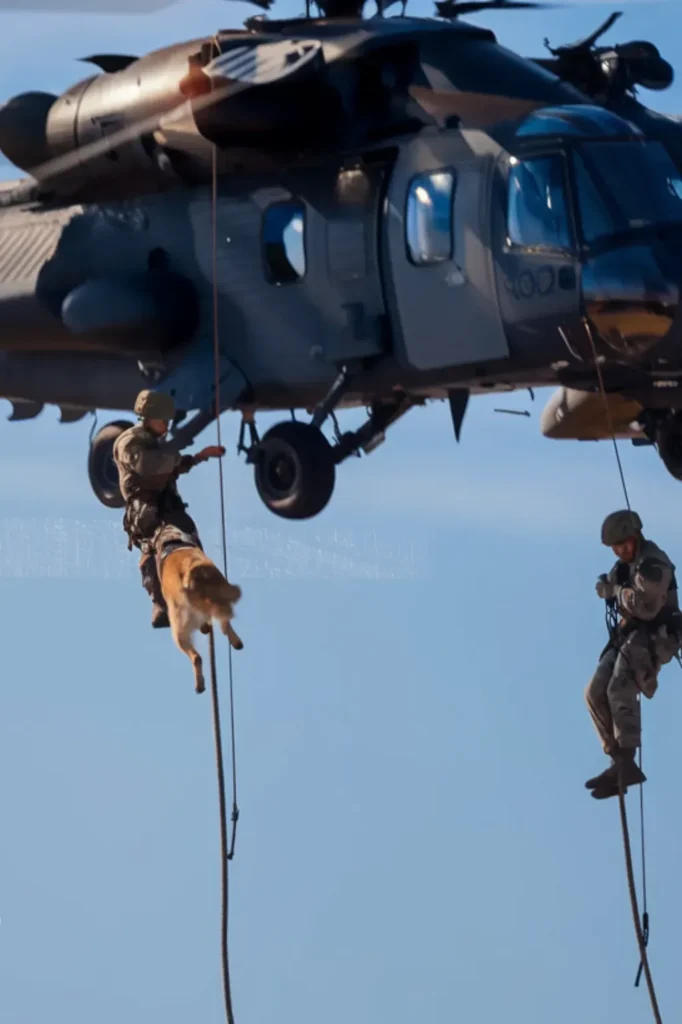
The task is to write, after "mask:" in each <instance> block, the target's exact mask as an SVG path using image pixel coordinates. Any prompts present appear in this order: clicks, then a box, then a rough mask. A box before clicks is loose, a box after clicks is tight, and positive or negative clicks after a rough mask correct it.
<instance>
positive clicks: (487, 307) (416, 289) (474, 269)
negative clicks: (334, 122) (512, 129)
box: [384, 131, 509, 370]
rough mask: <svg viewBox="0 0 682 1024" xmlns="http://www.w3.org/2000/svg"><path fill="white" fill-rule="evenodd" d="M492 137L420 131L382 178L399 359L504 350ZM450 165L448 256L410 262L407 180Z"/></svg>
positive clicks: (458, 361) (424, 363) (484, 356)
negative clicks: (492, 213)
mask: <svg viewBox="0 0 682 1024" xmlns="http://www.w3.org/2000/svg"><path fill="white" fill-rule="evenodd" d="M497 150H498V147H497V145H496V143H494V142H493V140H492V139H490V138H489V137H488V136H486V135H484V134H483V133H482V132H476V131H470V132H457V131H448V132H443V133H431V132H429V131H426V132H423V133H421V134H420V135H419V136H418V137H416V138H414V139H412V140H411V141H409V142H404V143H403V145H402V146H401V149H400V153H399V156H398V159H397V161H396V164H395V167H394V169H393V171H392V174H391V178H390V181H389V185H388V194H387V208H386V217H385V224H384V253H385V258H384V267H385V270H384V273H385V277H386V283H387V288H386V291H387V293H388V294H389V295H390V299H389V307H390V310H391V321H392V327H393V332H394V338H395V346H396V347H395V351H396V356H397V358H398V360H399V362H403V363H407V365H409V366H411V367H414V368H416V369H419V370H432V369H435V368H437V367H447V366H458V365H462V364H466V363H474V362H478V363H485V362H488V361H490V360H493V359H503V358H506V357H507V356H508V355H509V345H508V342H507V338H506V336H505V333H504V328H503V325H502V320H501V318H500V315H499V311H498V309H497V306H496V304H495V303H491V302H490V295H491V292H493V291H494V276H493V267H492V261H491V259H490V250H489V245H490V228H489V213H488V210H489V207H490V189H491V165H492V161H493V158H494V154H495V152H496V151H497ZM448 169H452V170H453V171H454V172H455V194H454V247H453V254H452V258H451V259H449V260H444V261H442V262H439V263H436V264H433V265H428V266H415V265H414V264H412V263H411V262H410V260H409V258H408V255H407V251H406V245H405V230H406V226H405V216H406V215H405V206H406V196H407V191H408V188H409V184H410V181H411V180H412V178H413V177H414V176H415V175H416V174H420V173H423V172H426V171H440V170H448Z"/></svg>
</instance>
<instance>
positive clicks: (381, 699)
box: [0, 0, 682, 1024]
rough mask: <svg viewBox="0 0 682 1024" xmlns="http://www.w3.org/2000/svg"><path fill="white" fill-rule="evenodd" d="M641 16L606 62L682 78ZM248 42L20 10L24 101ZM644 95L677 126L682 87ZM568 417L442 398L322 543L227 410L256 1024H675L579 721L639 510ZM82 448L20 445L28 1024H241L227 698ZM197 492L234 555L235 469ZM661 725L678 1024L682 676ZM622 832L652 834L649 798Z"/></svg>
mask: <svg viewBox="0 0 682 1024" xmlns="http://www.w3.org/2000/svg"><path fill="white" fill-rule="evenodd" d="M611 9H612V8H611V7H609V6H607V5H601V4H588V5H581V6H580V7H572V8H571V10H568V11H566V10H559V11H555V12H537V13H528V14H526V13H523V12H516V13H507V14H499V15H497V16H490V17H488V18H486V19H485V20H484V19H482V18H479V19H477V20H478V21H479V22H480V23H484V21H485V23H487V24H488V25H490V26H491V27H492V28H493V29H494V30H495V31H496V32H497V33H498V35H499V38H500V40H501V41H502V42H503V43H505V44H507V45H510V46H512V47H514V48H516V49H521V50H522V51H523V52H525V53H528V54H540V53H542V49H543V47H542V41H543V38H544V36H549V38H550V41H551V42H552V43H558V42H562V41H564V42H566V41H569V40H573V39H576V38H578V37H580V36H582V35H585V34H587V33H588V32H589V31H590V30H591V29H592V28H593V27H596V25H597V24H598V22H599V21H600V20H603V19H604V18H605V17H606V16H607V15H608V14H609V13H610V11H611ZM624 9H626V11H627V13H626V15H625V16H624V17H623V18H622V19H621V22H620V23H619V25H618V27H617V32H614V31H612V32H611V33H610V35H609V37H608V38H609V39H611V40H613V41H615V40H616V39H621V40H624V39H634V38H648V39H651V40H652V41H654V42H656V43H657V44H658V45H659V46H660V47H661V48H662V50H663V52H664V55H666V56H668V57H669V58H670V59H671V60H673V61H674V60H675V56H676V49H678V48H679V45H680V42H681V41H682V29H681V24H682V23H681V19H680V7H679V5H677V4H675V3H670V4H654V3H650V4H646V5H645V4H641V5H637V4H633V5H628V6H627V8H624ZM411 10H413V11H415V12H416V13H419V12H427V11H428V10H429V8H428V6H427V5H426V4H424V3H416V4H414V5H413V7H411ZM253 11H254V8H248V13H253ZM279 11H281V13H285V14H286V13H296V12H297V7H296V5H294V4H293V3H292V0H285V2H284V3H282V4H281V5H280V7H279ZM246 13H247V8H246V7H244V6H242V5H237V4H235V5H229V6H226V5H224V4H221V3H217V2H216V3H203V4H200V3H194V4H192V5H190V4H186V5H178V6H177V7H174V8H171V9H169V10H167V11H160V12H156V13H155V14H154V15H153V16H150V17H135V16H132V15H131V16H126V17H118V18H116V17H100V18H96V17H85V16H81V15H79V16H71V17H67V16H56V15H55V16H50V17H45V18H41V19H40V24H39V22H38V17H37V16H36V15H35V14H30V15H24V16H20V15H18V14H16V13H4V14H1V15H0V29H1V30H2V33H3V50H4V54H5V59H4V62H3V67H2V71H1V72H0V82H1V90H0V91H1V92H2V95H3V96H11V95H12V94H14V93H17V92H20V91H24V90H28V89H49V90H53V91H59V90H61V89H63V88H65V87H66V86H68V85H69V84H70V83H72V82H73V81H75V80H77V79H78V78H79V77H82V76H83V75H84V74H85V73H87V72H86V69H84V68H83V67H82V66H81V65H79V64H77V63H75V58H77V57H78V56H83V55H87V54H88V53H92V52H102V51H115V50H117V49H120V50H122V51H124V52H131V51H132V52H139V53H143V52H144V51H145V50H147V49H150V48H153V47H155V46H161V45H164V44H167V43H171V42H173V41H176V40H180V39H182V38H186V37H188V36H190V35H192V36H193V35H200V34H202V33H204V32H210V31H213V30H214V29H216V28H217V27H219V26H221V27H224V26H227V25H228V24H230V23H232V24H239V22H240V21H241V20H242V19H243V17H244V16H245V15H246ZM647 98H649V99H650V100H651V102H652V104H653V105H655V106H656V107H657V108H658V109H660V110H665V111H669V112H681V113H682V89H681V88H680V86H679V85H677V84H676V85H675V86H673V88H672V89H671V90H669V92H668V93H664V94H662V95H660V96H648V97H647ZM547 397H548V393H543V392H540V393H539V394H537V396H536V401H535V403H531V402H530V399H529V396H528V395H526V394H518V395H515V396H510V397H508V398H505V399H501V398H497V399H484V398H481V399H477V400H475V401H474V402H473V403H472V406H471V408H470V412H469V415H468V417H467V420H466V422H465V426H464V431H463V438H462V443H461V444H460V445H459V446H456V445H455V442H454V438H453V433H452V427H451V424H450V422H449V417H448V411H447V408H446V407H445V406H444V405H443V404H437V405H434V406H432V407H430V408H429V409H426V410H417V411H415V412H413V413H412V414H411V415H410V416H409V417H408V418H406V419H405V420H404V421H403V422H401V423H399V424H397V425H396V426H395V427H394V428H392V430H391V431H390V432H389V435H388V438H387V442H386V444H385V445H384V446H383V447H381V448H379V449H378V450H377V451H376V452H375V453H374V454H372V455H371V456H370V457H369V458H363V459H359V460H352V461H351V462H350V463H349V464H347V465H346V466H344V467H343V468H342V470H341V471H340V473H339V479H338V483H337V491H336V495H335V497H334V500H333V502H332V503H331V505H330V506H329V507H328V508H327V510H325V512H324V513H323V514H322V515H321V516H319V517H318V518H317V519H315V520H313V521H312V522H310V523H303V524H287V523H285V522H284V521H281V520H278V519H276V518H275V517H274V516H272V515H270V514H269V513H268V512H267V511H265V509H264V508H263V506H262V505H261V504H260V501H259V499H258V497H257V495H256V492H255V488H254V486H253V482H252V478H251V472H250V470H249V469H248V468H247V467H246V466H245V465H243V463H242V462H241V460H240V459H238V457H237V456H236V454H235V445H236V439H237V431H238V423H237V420H236V418H235V417H234V416H231V415H226V416H225V417H224V421H223V435H224V437H225V439H226V441H227V443H228V444H229V446H230V449H229V454H228V456H227V458H226V460H225V472H226V483H227V495H228V519H229V524H230V531H229V559H230V576H231V577H232V578H233V579H234V580H235V581H236V582H239V583H240V584H241V585H242V587H243V590H244V597H243V600H242V603H241V605H240V606H239V607H238V618H237V620H236V623H235V624H236V626H237V628H238V630H239V632H240V634H241V635H242V637H243V639H244V642H245V649H244V651H243V652H241V653H238V654H236V655H235V657H234V666H235V683H236V693H237V739H238V762H239V790H240V794H239V795H240V808H241V820H240V824H239V835H238V839H237V853H236V858H235V861H234V862H233V865H232V869H231V872H230V880H231V926H230V938H231V954H232V968H233V987H234V1003H235V1012H236V1018H237V1022H238V1024H294V1022H295V1024H322V1022H324V1024H346V1022H347V1021H348V1020H351V1019H352V1020H353V1022H354V1024H383V1022H385V1021H386V1022H387V1021H391V1022H392V1024H415V1022H416V1021H420V1020H423V1021H429V1022H430V1024H439V1022H441V1021H463V1022H466V1024H492V1022H498V1021H499V1022H502V1021H504V1022H510V1024H576V1022H577V1021H580V1022H581V1024H610V1022H611V1021H618V1022H619V1024H639V1022H643V1021H645V1020H649V1019H650V1011H649V1008H648V1001H647V995H646V990H645V988H644V987H642V988H640V989H639V990H634V988H633V980H634V975H635V971H636V967H637V960H638V958H637V951H636V947H635V940H634V934H633V931H632V924H631V919H630V911H629V904H628V897H627V889H626V884H625V872H624V864H623V855H622V850H621V847H620V833H619V823H618V808H617V804H616V802H615V801H609V802H607V803H605V804H596V803H595V802H594V801H592V800H591V799H590V798H589V796H588V795H587V793H586V791H585V790H584V788H583V782H584V780H585V778H587V777H588V776H589V775H592V774H593V773H594V772H595V771H597V770H599V769H600V768H601V766H602V763H603V758H602V755H601V752H600V749H599V746H598V743H597V740H596V737H595V736H594V734H593V732H592V727H591V724H590V722H589V719H588V716H587V712H586V710H585V708H584V704H583V689H584V686H585V684H586V682H587V680H588V679H589V676H590V674H591V672H592V670H593V667H594V664H595V661H596V658H597V657H598V654H599V651H600V649H601V647H602V645H603V643H604V624H603V608H602V606H601V604H600V602H599V601H598V600H597V598H596V596H595V594H594V580H595V578H596V576H597V574H598V573H599V572H602V571H605V570H607V569H608V568H609V567H610V564H611V559H610V557H609V553H608V552H605V550H604V549H603V548H602V547H601V546H600V544H599V525H600V522H601V519H602V518H603V516H604V515H605V514H606V513H607V512H608V511H610V510H611V509H612V508H614V507H619V506H620V505H621V504H622V495H621V492H620V483H619V478H618V474H617V471H616V466H615V461H614V456H613V450H612V448H611V446H610V445H608V444H603V445H596V444H587V445H579V444H573V443H569V442H550V441H547V440H545V439H543V438H542V437H541V436H540V432H539V413H540V409H541V408H542V404H543V403H544V401H545V400H546V399H547ZM2 406H3V408H6V409H7V411H8V412H9V407H8V406H7V403H4V402H3V403H2ZM500 406H504V407H508V408H516V409H519V410H520V409H526V408H527V409H529V410H530V411H531V413H532V415H531V418H530V419H525V418H521V417H512V416H503V415H497V414H495V412H494V409H495V408H496V407H500ZM108 418H109V417H108V416H107V417H106V419H108ZM111 418H114V417H113V416H112V417H111ZM348 418H349V419H352V418H353V417H348ZM106 419H102V418H100V421H99V422H100V425H101V424H102V423H104V422H105V421H106ZM270 421H272V417H264V418H263V421H262V425H263V426H265V425H266V424H267V423H268V422H270ZM90 426H91V423H90V421H83V422H81V423H78V424H73V425H68V426H61V425H59V424H58V422H57V415H56V413H55V412H54V411H53V410H47V411H46V412H44V413H43V414H42V416H41V417H40V418H39V419H37V420H35V421H32V422H28V423H25V424H10V423H4V422H1V421H0V437H1V438H2V450H3V456H2V473H3V503H2V510H1V512H0V610H1V612H2V618H3V629H2V636H3V642H4V664H3V685H2V687H1V689H0V694H1V696H0V701H1V711H0V813H1V815H2V820H1V822H0V1019H2V1020H3V1021H7V1022H9V1024H39V1022H42V1021H43V1020H45V1019H46V1018H47V1017H48V1016H49V1017H52V1018H57V1019H59V1020H65V1021H66V1020H68V1021H69V1022H70V1024H92V1022H93V1021H97V1022H98V1024H120V1022H121V1021H123V1020H125V1021H126V1022H127V1024H148V1022H149V1021H151V1020H163V1021H164V1024H194V1022H201V1024H218V1022H219V1021H221V1020H222V1016H221V1013H222V1004H221V987H220V965H219V952H220V942H219V910H220V900H219V882H220V873H219V861H218V819H217V801H216V793H215V772H214V762H213V747H212V732H211V717H210V698H209V695H208V694H206V695H205V696H204V697H201V698H199V697H197V696H195V694H194V692H193V685H192V674H191V669H190V666H189V663H188V662H186V660H185V659H184V658H183V656H182V655H181V654H180V653H179V652H178V651H177V650H176V649H175V648H174V646H173V644H172V642H171V639H170V636H169V635H168V633H166V632H162V633H156V632H153V631H152V630H151V629H150V627H149V615H150V607H149V602H148V598H147V596H146V594H145V593H144V591H143V590H142V588H141V586H140V584H139V579H138V576H137V570H136V566H135V557H134V556H133V555H130V554H128V552H127V551H126V547H125V538H124V536H123V534H122V532H121V529H120V514H119V513H116V512H108V511H107V510H106V509H104V508H103V507H102V506H100V505H99V504H98V503H97V502H96V500H95V498H94V497H93V496H92V494H91V492H90V488H89V484H88V481H87V475H86V457H87V441H88V434H89V431H90ZM205 437H206V443H210V442H211V441H212V440H213V435H212V432H210V431H207V432H206V435H205ZM202 440H203V437H202ZM622 455H623V460H624V466H625V471H626V474H627V479H628V484H629V487H630V493H631V498H632V501H633V504H634V506H635V507H636V508H637V509H638V510H639V511H640V513H641V515H642V517H643V519H644V522H645V527H646V531H647V533H648V534H649V535H650V536H652V537H653V538H654V539H655V540H656V541H657V542H658V543H660V544H661V545H662V546H663V547H664V548H666V549H667V550H668V551H669V553H670V555H671V557H672V558H673V559H674V560H676V561H677V562H678V564H682V546H681V545H680V539H679V530H678V526H679V509H680V500H681V494H682V492H681V491H680V485H679V484H677V483H676V482H674V481H673V480H671V479H670V478H669V477H668V476H667V474H666V473H665V472H664V470H663V468H662V467H661V465H660V464H659V461H658V459H657V456H656V455H655V453H654V452H653V451H652V450H651V449H634V448H632V447H630V446H625V445H624V446H622ZM185 494H186V497H187V500H189V501H190V505H191V511H192V512H193V513H194V515H195V516H196V518H197V519H198V521H199V523H200V526H201V529H202V533H203V534H204V537H205V538H206V540H207V545H208V547H209V549H210V551H211V553H212V554H214V555H215V556H218V554H219V540H218V511H219V508H218V487H217V472H216V469H215V466H214V465H206V466H203V467H200V468H198V469H197V470H196V471H195V472H194V473H193V474H192V476H190V477H189V478H188V479H187V483H186V487H185ZM226 654H227V652H226V649H225V646H224V645H223V646H221V648H220V669H221V673H222V679H223V682H224V683H226V681H227V657H226ZM225 703H226V702H225V699H224V700H223V707H224V713H226V707H225ZM644 711H645V730H646V731H645V762H646V764H645V769H646V771H647V774H648V775H649V778H650V781H649V782H648V783H647V784H646V787H645V789H646V805H647V824H648V865H649V906H650V912H651V919H652V939H651V944H650V952H651V959H652V967H653V971H654V977H655V979H656V982H657V987H658V992H659V1001H660V1004H661V1010H662V1013H663V1017H664V1019H665V1020H666V1021H667V1022H670V1021H672V1020H674V1019H676V1018H675V1013H676V1012H677V1007H678V1006H679V996H678V988H679V982H678V977H677V975H678V970H679V964H678V953H677V948H678V924H679V919H680V912H681V911H682V897H680V891H679V884H678V882H679V864H680V860H681V858H682V827H681V826H680V823H679V815H677V813H676V810H677V807H678V805H679V787H678V777H677V776H678V772H677V770H676V768H675V765H676V753H677V750H678V748H679V728H680V725H679V723H680V722H681V721H682V677H681V676H680V674H679V669H678V668H677V666H673V667H668V668H666V669H665V670H664V672H663V675H662V685H661V689H660V691H659V694H658V695H657V697H656V699H655V700H654V701H653V702H652V703H650V704H647V706H646V707H645V709H644ZM630 814H631V821H632V824H633V826H636V824H637V804H636V801H635V800H632V799H631V800H630ZM633 831H634V828H633ZM635 847H636V849H637V842H636V840H635Z"/></svg>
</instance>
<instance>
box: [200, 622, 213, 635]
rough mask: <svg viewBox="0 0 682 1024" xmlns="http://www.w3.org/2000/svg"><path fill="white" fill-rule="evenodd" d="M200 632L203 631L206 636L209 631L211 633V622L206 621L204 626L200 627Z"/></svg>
mask: <svg viewBox="0 0 682 1024" xmlns="http://www.w3.org/2000/svg"><path fill="white" fill-rule="evenodd" d="M199 632H200V633H203V634H204V636H206V634H207V633H210V632H211V624H210V622H205V623H204V624H203V626H200V627H199Z"/></svg>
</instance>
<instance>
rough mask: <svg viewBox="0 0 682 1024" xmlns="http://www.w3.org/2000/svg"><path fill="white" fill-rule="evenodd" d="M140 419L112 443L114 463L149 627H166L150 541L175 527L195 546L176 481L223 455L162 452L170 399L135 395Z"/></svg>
mask: <svg viewBox="0 0 682 1024" xmlns="http://www.w3.org/2000/svg"><path fill="white" fill-rule="evenodd" d="M135 413H136V414H137V416H138V417H139V419H140V422H139V423H137V424H136V425H135V426H134V427H131V428H130V429H129V430H126V431H124V432H123V433H122V434H121V435H120V436H119V437H118V438H117V439H116V442H115V444H114V453H113V454H114V460H115V462H116V465H117V467H118V473H119V480H120V487H121V493H122V495H123V498H124V500H125V503H126V508H125V515H124V518H123V528H124V529H125V531H126V533H127V534H128V538H129V544H128V547H129V549H130V548H132V547H133V545H134V546H135V547H137V548H139V549H140V551H141V557H140V572H141V575H142V585H143V587H144V588H145V590H146V591H147V593H148V594H149V596H150V597H151V599H152V602H153V611H152V626H153V627H154V628H155V629H159V628H164V627H167V626H168V625H169V621H168V609H167V608H166V603H165V601H164V599H163V594H162V593H161V584H160V582H159V577H158V572H157V567H156V558H155V555H154V550H153V546H152V545H153V539H154V536H155V534H156V533H157V531H158V530H159V528H160V527H161V526H167V525H171V526H176V527H178V529H180V530H182V531H183V532H185V533H188V534H189V535H190V536H193V537H194V538H195V539H196V541H197V543H199V536H198V532H197V528H196V525H195V523H194V521H193V519H192V518H191V516H189V515H188V513H187V512H186V508H187V506H186V505H185V503H184V502H183V501H182V500H181V498H180V495H179V494H178V489H177V483H176V481H177V478H178V476H179V475H180V474H181V473H188V472H189V470H190V469H192V467H193V466H196V465H198V463H200V462H205V461H206V460H207V459H210V458H218V457H220V456H221V455H224V454H225V449H224V448H220V447H218V446H217V445H213V446H210V447H208V448H204V449H203V450H202V451H200V452H198V454H197V455H178V454H177V453H175V452H172V451H167V450H164V449H163V448H162V447H161V445H160V442H161V439H162V438H163V437H164V435H165V434H166V433H167V432H168V427H169V423H170V421H171V420H172V418H173V416H174V415H175V406H174V402H173V399H172V398H171V397H170V396H169V395H164V394H161V393H160V392H155V391H141V392H140V394H139V395H138V396H137V399H136V401H135Z"/></svg>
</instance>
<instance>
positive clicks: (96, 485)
mask: <svg viewBox="0 0 682 1024" xmlns="http://www.w3.org/2000/svg"><path fill="white" fill-rule="evenodd" d="M132 426H133V424H132V423H129V422H128V421H127V420H114V422H113V423H107V425H106V427H102V429H101V430H98V431H97V433H96V434H95V436H94V437H93V439H92V444H91V445H90V452H89V454H88V476H89V478H90V486H91V487H92V489H93V491H94V492H95V497H96V498H97V499H98V500H99V501H101V502H102V504H103V505H106V507H107V508H123V506H124V504H125V502H124V501H123V496H122V494H121V488H120V486H119V481H118V469H117V467H116V463H115V462H114V442H115V441H116V439H117V438H118V437H120V435H121V434H122V433H123V431H124V430H128V429H129V428H130V427H132Z"/></svg>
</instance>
